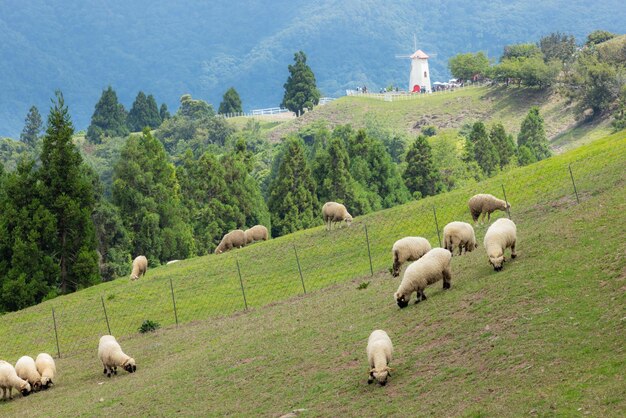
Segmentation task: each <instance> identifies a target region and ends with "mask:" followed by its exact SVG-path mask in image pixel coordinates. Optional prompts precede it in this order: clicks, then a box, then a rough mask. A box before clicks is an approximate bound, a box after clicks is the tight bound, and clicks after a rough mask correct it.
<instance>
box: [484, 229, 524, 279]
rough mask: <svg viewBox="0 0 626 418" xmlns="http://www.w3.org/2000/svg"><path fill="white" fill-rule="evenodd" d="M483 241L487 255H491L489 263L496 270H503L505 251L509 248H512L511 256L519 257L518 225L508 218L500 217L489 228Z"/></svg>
mask: <svg viewBox="0 0 626 418" xmlns="http://www.w3.org/2000/svg"><path fill="white" fill-rule="evenodd" d="M483 243H484V244H485V250H486V251H487V256H489V264H491V265H492V266H493V269H494V270H495V271H500V270H502V267H503V265H504V262H505V261H506V258H505V257H504V251H505V250H506V249H507V248H510V249H511V258H515V257H517V254H516V252H515V244H516V243H517V227H516V226H515V223H514V222H513V221H512V220H510V219H507V218H500V219H498V220H497V221H495V222H494V223H493V224H491V226H490V227H489V229H488V230H487V233H486V234H485V239H484V241H483Z"/></svg>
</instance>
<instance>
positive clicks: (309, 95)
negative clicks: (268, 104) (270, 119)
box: [280, 51, 320, 116]
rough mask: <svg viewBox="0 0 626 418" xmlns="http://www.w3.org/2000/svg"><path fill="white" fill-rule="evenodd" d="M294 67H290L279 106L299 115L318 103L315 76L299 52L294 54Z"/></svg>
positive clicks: (302, 54) (302, 53) (303, 55)
mask: <svg viewBox="0 0 626 418" xmlns="http://www.w3.org/2000/svg"><path fill="white" fill-rule="evenodd" d="M294 61H295V64H294V65H290V66H289V67H288V68H289V74H290V75H289V78H287V82H286V83H285V84H284V87H285V95H284V96H283V101H282V103H281V104H280V105H281V106H282V107H286V108H287V109H289V110H291V111H292V112H295V113H296V115H298V116H299V115H301V114H302V113H303V112H304V110H305V109H307V110H311V109H313V106H315V105H317V104H318V103H319V101H320V92H319V90H318V89H317V85H316V81H315V75H314V74H313V71H312V70H311V68H310V67H309V66H308V65H307V63H306V55H305V54H304V52H302V51H299V52H296V53H295V54H294Z"/></svg>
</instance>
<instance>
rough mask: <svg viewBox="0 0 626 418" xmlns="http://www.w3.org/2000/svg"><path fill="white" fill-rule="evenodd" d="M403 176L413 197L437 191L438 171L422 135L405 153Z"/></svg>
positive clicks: (432, 193)
mask: <svg viewBox="0 0 626 418" xmlns="http://www.w3.org/2000/svg"><path fill="white" fill-rule="evenodd" d="M405 161H406V170H405V171H404V174H403V176H402V177H403V178H404V184H406V187H407V189H409V192H411V194H412V195H413V197H415V198H418V199H419V198H421V197H425V196H432V195H434V194H436V193H437V192H438V191H439V188H440V185H439V183H440V176H439V171H438V170H437V168H436V167H435V164H434V163H433V156H432V150H431V148H430V144H429V143H428V140H427V139H426V137H425V136H424V135H420V136H418V137H417V138H416V139H415V142H413V143H412V144H411V145H410V146H409V149H408V151H407V153H406V157H405Z"/></svg>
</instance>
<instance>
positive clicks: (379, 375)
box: [368, 366, 391, 386]
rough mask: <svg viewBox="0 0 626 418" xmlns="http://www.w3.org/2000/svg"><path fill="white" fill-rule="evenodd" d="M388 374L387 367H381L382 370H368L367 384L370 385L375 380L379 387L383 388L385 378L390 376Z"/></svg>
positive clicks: (385, 381)
mask: <svg viewBox="0 0 626 418" xmlns="http://www.w3.org/2000/svg"><path fill="white" fill-rule="evenodd" d="M390 372H391V369H390V368H389V367H387V366H385V367H383V368H382V370H376V369H372V370H370V377H369V379H368V383H372V382H373V381H374V379H376V381H377V382H378V383H379V384H380V385H381V386H385V385H386V384H387V378H388V377H390V376H391V373H390Z"/></svg>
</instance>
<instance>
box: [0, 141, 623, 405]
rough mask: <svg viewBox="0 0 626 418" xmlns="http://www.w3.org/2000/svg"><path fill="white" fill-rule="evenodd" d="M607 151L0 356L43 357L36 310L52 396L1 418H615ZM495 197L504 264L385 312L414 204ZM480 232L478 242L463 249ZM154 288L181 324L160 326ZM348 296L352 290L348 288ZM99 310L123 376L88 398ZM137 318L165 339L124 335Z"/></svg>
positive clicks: (111, 292)
mask: <svg viewBox="0 0 626 418" xmlns="http://www.w3.org/2000/svg"><path fill="white" fill-rule="evenodd" d="M625 156H626V133H625V132H622V133H619V134H616V135H613V136H610V137H607V138H603V139H600V140H598V141H595V142H594V143H593V144H591V145H588V146H584V147H581V148H579V149H577V150H575V151H571V152H568V153H566V154H563V155H561V156H557V157H554V158H551V159H549V160H546V161H543V162H541V163H538V164H534V165H531V166H528V167H524V168H520V169H517V170H515V171H514V172H510V173H506V177H504V176H499V177H495V178H492V179H489V180H488V181H486V182H483V183H481V184H479V185H476V186H474V187H472V189H462V190H457V191H454V192H452V193H448V194H445V195H439V196H436V197H433V198H428V199H424V200H421V201H418V202H413V203H410V204H407V205H404V206H401V207H397V208H393V209H389V210H386V211H381V212H377V213H373V214H371V215H368V216H364V217H361V218H357V219H356V222H355V223H356V225H355V227H353V228H350V229H341V230H335V231H332V232H330V233H328V232H325V231H324V230H323V229H322V228H315V229H312V230H307V231H301V232H299V233H297V234H293V235H290V236H287V237H283V238H280V239H275V240H271V241H269V242H266V243H262V244H256V245H253V246H250V247H247V248H244V249H242V250H237V251H234V252H231V253H226V254H224V255H221V256H213V255H211V256H207V257H201V258H196V259H192V260H186V261H182V262H179V263H177V264H174V265H171V266H167V267H161V268H158V269H154V270H151V271H149V272H148V275H147V277H146V278H145V279H142V280H139V281H137V282H130V281H129V280H127V279H121V280H118V281H114V282H110V283H105V284H102V285H99V286H96V287H92V288H89V289H86V290H84V291H81V292H77V293H75V294H72V295H68V296H64V297H60V298H57V299H54V300H52V301H48V302H45V303H42V304H40V305H38V306H35V307H32V308H29V309H26V310H24V311H20V312H15V313H11V314H7V315H4V316H2V317H1V318H0V335H3V336H5V338H3V339H2V340H1V341H0V353H1V356H2V358H3V359H6V360H8V361H12V362H14V361H15V360H16V359H17V358H18V357H19V356H20V355H23V354H30V355H36V354H37V352H39V351H49V352H55V351H56V349H55V342H54V333H53V331H52V321H51V315H50V312H51V308H52V307H54V308H55V311H56V315H57V323H58V327H59V340H60V346H61V352H62V355H63V356H64V357H63V358H62V359H60V360H59V370H60V373H61V375H60V377H59V379H58V385H57V387H56V388H54V390H52V391H48V392H46V393H41V394H37V395H35V396H32V397H29V398H24V399H17V400H15V401H13V402H10V403H7V404H3V405H0V408H1V410H2V415H6V416H8V415H15V414H17V413H18V411H20V413H21V412H22V411H24V410H28V411H29V414H31V415H46V416H65V415H79V414H85V415H101V414H112V415H129V414H130V415H145V414H155V415H174V414H177V413H182V414H187V415H202V414H206V413H207V412H210V413H211V414H214V415H225V414H235V415H249V414H262V415H279V414H281V413H285V412H288V411H290V410H292V409H295V408H305V409H307V410H308V413H309V414H310V415H313V416H318V415H326V416H329V415H335V416H336V415H339V414H347V415H355V414H359V413H361V412H360V411H365V410H367V411H368V412H369V413H372V414H374V415H381V414H393V415H406V413H407V407H412V408H413V409H412V410H411V412H417V413H418V414H419V415H429V414H432V415H472V416H480V415H488V416H493V415H503V414H511V413H512V414H514V415H520V414H527V413H529V412H532V413H538V414H540V415H549V414H562V415H572V414H575V413H584V412H590V413H591V414H592V415H595V416H606V415H614V416H617V415H620V411H621V412H623V410H624V408H625V407H626V404H625V403H624V399H626V396H624V395H626V394H625V393H624V385H623V375H624V371H626V368H625V364H624V359H625V356H624V346H623V341H624V320H623V317H624V311H623V309H624V308H623V307H624V302H626V301H625V289H626V284H625V283H624V280H625V279H626V277H625V276H624V272H625V271H626V270H625V269H626V261H625V258H624V253H625V250H626V247H625V246H624V242H623V226H624V225H625V224H626V222H625V221H626V219H625V215H624V213H625V209H626V208H625V202H626V188H625V187H624V183H625V180H626V178H625V176H624V172H623V166H624V163H625V161H626V157H625ZM568 164H571V166H572V170H573V172H574V174H575V176H576V180H577V186H578V191H579V195H580V198H581V204H580V205H576V204H575V197H574V195H573V193H572V187H571V183H570V178H569V172H568V171H567V166H568ZM501 184H504V185H505V186H506V190H507V197H508V199H509V201H510V202H511V204H512V206H513V210H512V217H513V220H515V221H516V222H517V223H518V230H519V245H518V247H519V253H520V256H519V257H518V259H516V260H515V261H512V262H509V263H507V264H506V265H505V269H504V271H503V272H501V273H498V274H496V273H494V272H493V270H492V269H491V268H490V266H489V265H488V263H487V260H486V256H485V254H484V250H483V249H482V248H479V249H478V250H477V251H475V252H474V253H471V254H470V255H468V256H464V257H457V258H454V259H453V272H454V276H453V277H454V279H453V289H452V291H450V292H445V293H444V292H442V291H441V290H440V287H439V286H433V287H432V288H429V289H428V290H427V294H428V295H429V296H430V297H429V300H428V301H427V302H425V303H422V304H420V305H417V306H414V305H411V306H410V307H409V308H407V309H405V310H402V311H399V310H398V308H397V307H396V306H395V304H394V301H393V299H392V296H391V295H392V294H393V292H394V290H395V289H396V287H397V285H398V280H396V279H391V278H390V276H389V274H388V273H387V272H386V270H387V269H388V268H389V266H390V264H391V263H390V254H389V249H390V248H391V244H392V243H393V241H395V240H396V239H397V238H399V237H401V236H404V235H423V236H425V237H427V238H429V239H430V240H431V242H432V243H436V242H437V238H436V232H435V231H436V230H435V225H434V220H433V217H432V208H433V206H435V207H436V208H437V216H438V221H439V225H440V227H442V226H443V225H444V224H445V223H447V222H449V221H451V220H455V219H462V220H468V217H469V216H468V214H467V209H466V206H465V202H466V201H467V198H468V197H469V196H471V195H472V194H474V193H475V192H477V191H485V192H492V193H494V194H498V195H501V189H500V187H501ZM365 224H367V226H368V233H369V238H370V241H371V254H372V263H373V270H374V272H375V274H374V276H373V277H371V276H370V272H369V261H368V258H367V247H366V245H365V236H364V234H363V233H364V225H365ZM485 230H486V226H480V227H478V229H477V238H478V239H479V241H481V240H482V237H483V235H484V232H485ZM294 243H295V244H296V245H297V249H298V253H299V257H300V262H301V265H302V270H303V275H304V281H305V284H306V287H307V291H308V292H309V294H307V295H306V296H302V295H301V294H302V288H301V283H300V279H299V275H298V269H297V265H296V264H295V256H293V255H292V254H293V253H292V251H293V247H292V244H294ZM236 260H238V261H239V265H240V267H241V273H242V277H243V283H244V285H245V288H246V296H247V303H248V305H249V307H250V308H251V309H249V310H248V312H246V313H242V311H243V303H244V302H243V299H242V297H241V290H240V283H239V279H238V275H237V267H236V264H235V263H236ZM169 279H172V282H173V284H174V288H175V292H176V298H177V306H178V319H179V321H180V322H181V323H182V324H184V325H183V326H181V327H180V328H177V329H176V328H175V327H172V326H171V325H172V324H173V323H174V315H173V309H172V305H171V295H170V293H169V286H170V282H169ZM362 282H370V285H369V286H368V287H367V288H366V289H364V290H357V285H358V284H359V283H362ZM329 286H330V287H329ZM101 295H102V296H103V299H104V301H105V305H106V306H107V312H108V316H109V321H110V326H111V331H112V332H113V333H114V334H115V335H117V336H123V338H122V341H123V343H124V346H125V347H126V351H127V352H128V353H130V354H131V355H133V356H134V357H135V358H136V359H137V361H138V364H139V370H138V373H137V374H135V375H124V374H122V375H121V376H118V377H116V378H114V379H112V380H111V381H108V380H107V381H105V382H104V383H102V382H103V380H104V379H103V378H102V377H101V376H102V375H101V374H100V373H101V369H100V366H99V365H98V362H97V359H96V358H95V355H94V353H95V347H96V346H97V340H98V337H99V336H100V335H102V334H104V333H106V332H107V325H106V322H105V320H104V315H103V311H102V306H101V299H100V296H101ZM288 297H291V298H289V299H287V298H288ZM235 312H239V314H235V315H231V314H233V313H235ZM208 318H211V320H210V321H206V320H205V319H208ZM144 319H151V320H157V321H159V322H161V324H162V325H164V326H166V327H167V329H166V330H162V331H159V332H157V333H156V334H152V335H148V336H140V335H139V334H137V331H136V329H137V328H138V326H139V325H140V323H141V321H143V320H144ZM375 328H384V329H386V330H387V331H388V332H389V333H390V335H391V337H392V339H393V341H394V343H395V345H396V361H395V362H394V366H395V368H396V372H395V373H394V374H393V378H392V380H391V383H390V384H389V385H388V386H387V387H386V388H376V387H368V386H367V385H366V384H365V379H366V377H367V365H366V361H365V358H364V357H365V356H364V350H365V342H366V339H367V336H368V334H369V332H371V330H373V329H375ZM66 356H67V358H66ZM579 408H581V409H579ZM533 411H534V412H533Z"/></svg>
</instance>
